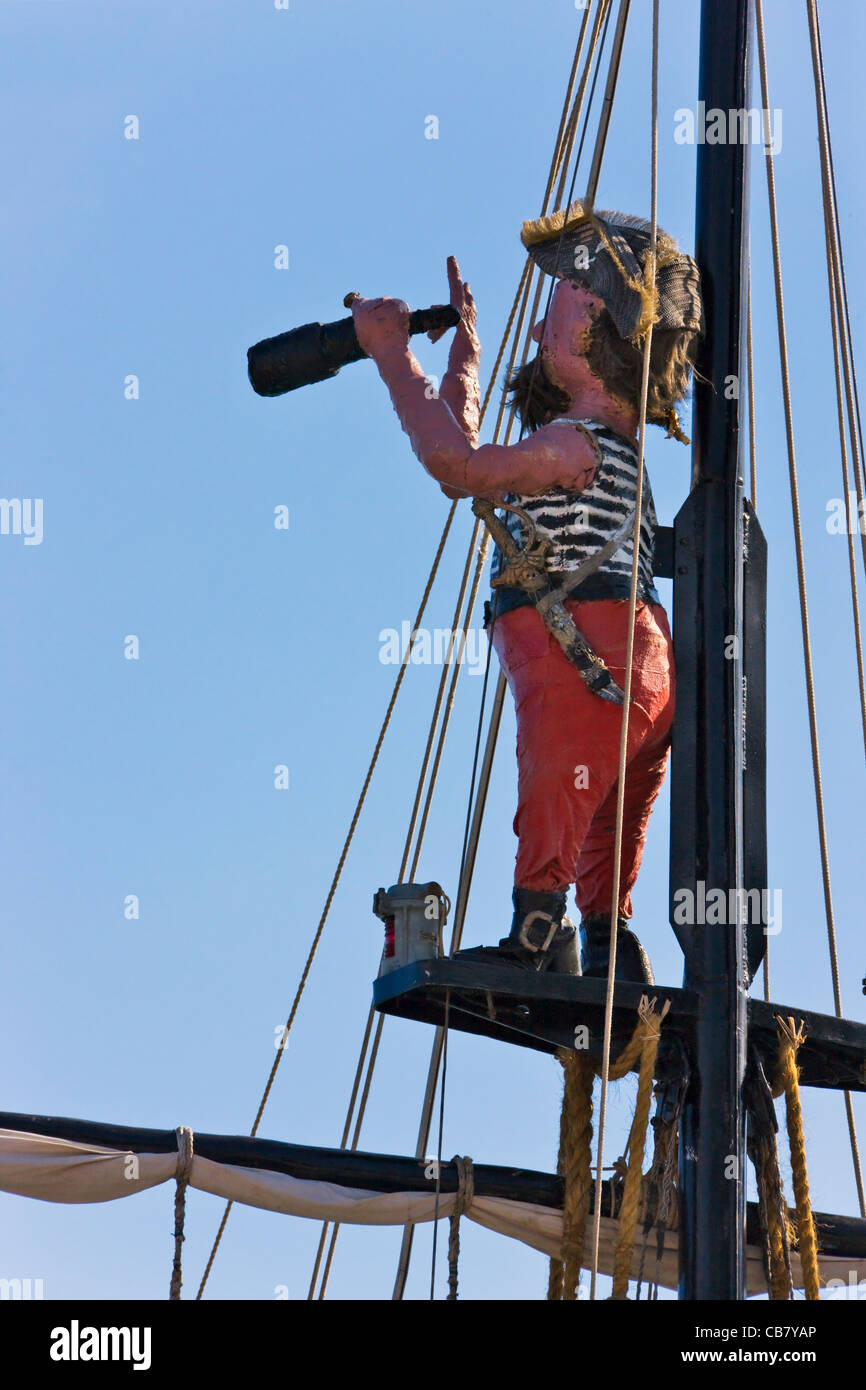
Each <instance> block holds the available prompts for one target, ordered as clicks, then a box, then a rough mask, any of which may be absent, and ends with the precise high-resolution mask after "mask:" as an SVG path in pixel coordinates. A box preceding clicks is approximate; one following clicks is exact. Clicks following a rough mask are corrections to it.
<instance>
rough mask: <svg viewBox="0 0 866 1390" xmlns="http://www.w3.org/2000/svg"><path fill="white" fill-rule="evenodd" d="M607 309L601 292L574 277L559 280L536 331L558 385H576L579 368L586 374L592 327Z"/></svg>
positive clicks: (546, 366)
mask: <svg viewBox="0 0 866 1390" xmlns="http://www.w3.org/2000/svg"><path fill="white" fill-rule="evenodd" d="M603 308H604V302H603V300H601V299H599V297H598V295H595V294H591V293H590V291H589V290H586V289H584V288H583V286H582V285H577V284H575V282H574V281H573V280H565V279H562V278H560V279H559V282H558V284H557V286H556V289H555V290H554V291H553V295H552V296H551V300H550V308H549V309H548V311H547V314H546V315H545V317H544V318H543V319H541V320H539V322H538V323H537V324H536V325H535V327H534V328H533V330H532V337H533V339H534V340H535V342H537V343H538V344H540V347H539V352H540V356H541V359H542V361H543V363H544V369H545V372H546V373H547V375H548V377H549V378H550V380H551V381H552V382H553V384H554V385H555V386H559V387H561V388H562V389H563V390H565V391H568V390H570V389H571V388H572V387H573V386H574V384H575V371H576V370H577V371H578V374H579V375H580V376H581V377H582V376H585V373H586V363H585V361H584V358H585V355H586V350H587V346H588V334H589V329H590V328H591V326H592V323H593V320H594V319H595V318H596V316H597V315H598V313H599V311H600V310H601V309H603Z"/></svg>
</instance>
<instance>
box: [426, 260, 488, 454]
mask: <svg viewBox="0 0 866 1390" xmlns="http://www.w3.org/2000/svg"><path fill="white" fill-rule="evenodd" d="M447 271H448V287H449V290H450V300H451V305H452V307H453V308H455V309H456V310H457V312H458V314H459V315H460V323H459V324H458V326H457V331H456V332H455V334H454V337H453V338H452V340H451V351H450V352H449V354H448V370H447V372H446V373H445V376H444V377H443V378H442V386H441V389H440V391H439V395H440V396H441V398H442V400H443V401H444V402H445V404H446V405H447V406H448V407H449V409H450V411H451V414H452V415H453V416H454V418H455V420H456V421H457V423H458V425H459V426H460V428H461V429H462V430H463V433H464V434H465V435H466V438H467V439H468V440H469V443H470V444H472V445H473V446H475V445H476V444H477V443H478V431H479V429H480V428H481V389H480V387H479V384H478V367H479V363H480V361H481V344H480V342H479V341H478V332H477V329H476V322H477V311H476V308H475V300H474V299H473V298H472V291H471V290H470V288H469V286H468V285H467V284H465V283H464V281H463V279H462V277H461V275H460V267H459V266H458V264H457V260H456V258H455V257H454V256H449V257H448V262H447ZM429 336H430V338H431V339H432V340H433V341H434V342H435V341H436V339H437V338H438V337H439V336H440V334H439V333H436V332H433V333H431V334H430V335H429Z"/></svg>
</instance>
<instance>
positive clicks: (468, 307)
mask: <svg viewBox="0 0 866 1390" xmlns="http://www.w3.org/2000/svg"><path fill="white" fill-rule="evenodd" d="M521 239H522V241H523V244H524V246H525V247H526V248H527V250H528V252H529V254H530V255H531V257H532V259H533V260H534V261H535V263H536V264H537V265H538V266H539V267H540V269H541V270H542V271H543V272H544V273H546V274H548V275H550V276H552V277H554V279H555V280H556V285H555V288H554V289H553V293H552V296H551V298H550V303H549V308H548V312H547V314H546V316H545V318H544V319H543V320H542V321H541V322H540V323H538V324H536V325H535V327H534V328H533V330H532V337H533V340H534V341H535V342H536V343H537V344H538V351H537V355H536V356H535V358H534V359H533V360H531V361H528V362H527V363H526V364H525V365H524V366H522V367H521V368H520V369H519V370H518V371H517V372H516V373H515V374H514V375H513V377H512V379H511V381H510V382H509V390H510V394H511V398H512V400H513V402H514V405H515V407H516V410H517V412H518V414H519V417H520V421H521V424H522V426H523V430H524V432H525V437H522V438H521V439H520V441H519V443H517V444H511V445H500V444H482V445H479V444H478V428H479V390H478V362H479V354H480V347H479V343H478V338H477V336H476V331H475V308H474V304H473V300H472V296H471V293H470V290H469V286H468V285H466V284H464V283H463V281H462V279H461V276H460V271H459V269H458V267H457V263H456V262H455V261H454V259H453V258H451V259H450V260H449V262H448V277H449V284H450V289H451V303H452V305H453V307H454V308H455V309H456V310H457V311H458V313H459V314H460V325H459V327H458V328H457V330H456V333H455V337H454V340H453V342H452V347H451V352H450V355H449V362H448V371H447V373H446V376H445V377H444V378H443V381H442V386H441V389H440V392H439V395H438V397H436V398H434V399H430V395H431V393H430V391H429V383H428V379H427V378H426V377H425V374H424V371H423V369H422V367H421V366H420V365H419V363H418V362H417V361H416V359H415V357H414V356H413V354H412V352H411V350H410V347H409V334H408V319H409V311H408V309H407V306H406V305H405V304H404V303H403V302H402V301H400V300H397V299H370V300H364V299H360V298H359V299H356V300H355V301H354V303H353V305H352V312H353V315H354V320H355V331H356V333H357V337H358V341H359V343H360V345H361V347H362V348H363V349H364V350H365V352H366V353H367V354H368V355H369V356H370V357H372V358H373V359H374V361H375V362H376V365H377V367H378V369H379V374H380V376H381V377H382V379H383V381H384V382H385V385H386V386H387V387H388V390H389V392H390V394H391V399H392V401H393V404H394V409H395V410H396V412H397V415H398V416H399V418H400V422H401V424H402V426H403V429H404V430H405V431H406V433H407V434H408V435H409V438H410V440H411V442H412V447H413V449H414V451H415V453H416V454H417V456H418V458H419V459H420V461H421V463H422V464H423V465H424V467H425V468H426V470H427V472H428V473H430V474H431V476H432V477H433V478H435V479H436V481H437V482H438V483H439V484H440V486H441V488H442V491H443V492H444V493H445V495H446V496H447V497H451V498H455V497H472V498H474V499H475V502H474V508H475V510H476V512H477V513H478V514H479V515H482V516H484V518H485V520H487V521H488V524H489V526H490V529H491V531H492V533H493V535H494V539H496V540H497V542H498V546H497V550H496V553H495V555H494V561H493V575H492V586H493V603H492V607H491V609H490V610H489V615H490V627H491V641H492V643H493V646H494V648H495V650H496V654H497V656H498V658H499V661H500V664H501V666H502V669H503V671H504V672H505V674H506V676H507V678H508V683H509V686H510V687H511V691H512V694H513V696H514V702H515V706H516V713H517V764H518V802H517V813H516V816H515V818H514V830H515V833H516V835H517V840H518V849H517V862H516V867H515V876H514V883H515V887H514V894H513V901H514V918H513V922H512V925H511V931H510V934H509V935H508V936H507V937H505V938H504V939H503V940H502V941H500V943H499V945H498V946H497V947H476V948H474V949H472V950H470V951H464V952H462V953H461V954H462V956H464V957H466V956H469V957H470V958H474V959H479V960H491V961H494V960H495V961H501V962H504V961H510V962H513V963H517V964H520V965H524V966H527V967H529V968H531V969H539V970H541V969H549V970H556V971H563V972H566V973H569V974H578V973H583V974H584V975H595V976H606V975H607V974H608V967H609V940H610V922H611V914H612V909H613V906H614V904H613V902H612V896H613V884H614V862H613V859H614V837H615V822H616V806H617V778H618V771H619V747H620V737H621V729H622V718H623V704H622V701H623V693H622V687H623V685H624V683H625V663H626V645H627V640H628V620H629V598H630V592H631V576H632V558H633V557H632V548H633V537H634V521H635V508H636V500H637V497H636V494H637V477H638V467H637V465H638V450H637V434H638V428H639V424H640V421H639V419H638V413H639V406H640V394H641V369H642V359H643V342H644V339H645V336H646V333H647V330H648V329H649V327H650V325H652V340H651V353H650V368H649V389H648V396H647V412H646V415H647V420H648V421H649V422H651V423H653V424H659V425H664V426H665V427H666V429H667V433H668V435H669V436H670V435H673V436H675V437H676V438H678V439H680V440H681V441H682V442H683V443H688V441H687V440H686V439H685V437H684V436H683V435H682V434H681V433H680V429H679V423H678V420H677V414H676V406H677V403H678V402H680V401H681V400H682V399H683V397H684V396H685V394H686V391H687V389H688V385H689V378H690V375H691V372H692V367H693V363H694V359H695V353H696V350H697V345H698V340H699V337H700V334H701V331H702V312H701V299H700V287H699V276H698V270H697V266H696V264H695V262H694V260H692V258H691V257H689V256H686V255H684V254H682V253H681V252H680V251H678V249H677V247H676V245H675V243H674V242H673V241H672V239H671V238H670V237H668V236H667V235H666V234H665V233H664V232H662V231H661V230H660V229H659V230H658V232H657V243H656V274H655V284H654V285H653V284H651V283H650V282H649V276H648V274H647V273H646V265H647V259H648V256H649V253H650V247H651V228H650V226H649V224H648V223H647V222H645V221H642V220H641V219H639V218H636V217H630V216H626V215H624V214H622V213H618V212H599V213H596V212H594V211H593V210H592V209H590V208H587V209H584V207H583V206H582V205H581V204H580V203H576V204H574V205H573V206H572V207H571V208H569V209H568V211H567V212H557V213H554V214H553V215H552V216H549V217H542V218H540V219H538V220H536V221H532V222H527V223H525V224H524V226H523V230H522V233H521ZM432 336H434V335H433V334H431V337H432ZM493 504H496V506H497V507H499V508H504V514H503V517H497V516H496V515H495V513H494V506H493ZM655 525H656V517H655V510H654V506H653V500H652V493H651V490H650V487H649V483H648V481H647V480H646V479H645V480H644V485H643V498H642V517H641V528H640V551H639V557H638V588H637V608H636V615H635V630H634V650H633V666H632V688H631V706H630V713H629V729H628V742H627V748H626V759H627V766H626V777H625V792H624V797H625V802H624V819H623V827H622V856H621V872H620V882H619V898H618V901H617V904H616V910H617V920H618V930H617V943H616V972H615V973H616V977H617V978H618V979H627V980H635V981H639V982H644V983H647V984H651V983H652V971H651V968H650V963H649V960H648V958H647V955H646V952H645V951H644V949H643V947H642V946H641V944H640V942H639V941H638V939H637V937H636V936H635V934H634V933H633V932H632V930H631V928H630V926H629V922H630V920H631V913H632V906H631V891H632V888H633V887H634V883H635V880H636V878H637V873H638V869H639V867H640V862H641V857H642V853H643V847H644V841H645V837H646V831H647V824H648V821H649V816H650V812H651V810H652V806H653V803H654V802H655V799H656V797H657V795H658V792H659V789H660V787H661V784H662V780H663V778H664V773H665V767H666V764H667V758H668V749H669V745H670V736H671V724H672V720H673V714H674V669H673V650H672V643H671V635H670V630H669V627H668V621H667V616H666V614H665V611H664V609H663V608H662V606H661V604H660V602H659V596H658V593H657V592H656V589H655V586H654V581H653V545H654V533H655ZM572 884H573V885H575V893H576V901H577V905H578V907H579V909H580V913H581V924H580V947H581V949H580V959H579V961H578V950H577V941H576V933H575V928H574V927H573V926H572V924H571V923H570V922H569V921H568V919H567V918H566V916H565V912H566V894H567V891H568V889H569V888H570V886H571V885H572Z"/></svg>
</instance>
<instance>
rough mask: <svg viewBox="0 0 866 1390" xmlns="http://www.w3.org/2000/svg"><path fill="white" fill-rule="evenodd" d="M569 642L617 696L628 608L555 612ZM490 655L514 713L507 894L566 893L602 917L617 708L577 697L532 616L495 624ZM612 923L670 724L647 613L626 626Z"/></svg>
mask: <svg viewBox="0 0 866 1390" xmlns="http://www.w3.org/2000/svg"><path fill="white" fill-rule="evenodd" d="M566 606H567V607H568V609H569V611H570V612H571V614H572V616H573V618H574V621H575V623H576V624H577V627H578V629H579V631H580V632H581V633H582V634H583V636H584V637H585V638H586V640H587V642H588V643H589V645H590V646H591V647H592V648H593V650H594V651H595V652H596V653H597V654H598V655H599V656H600V657H601V658H602V659H603V661H604V662H605V664H606V665H607V667H608V669H609V670H610V672H611V675H612V676H613V677H614V679H615V680H616V681H617V682H618V683H619V684H620V685H621V686H624V685H625V658H626V642H627V638H628V631H627V629H628V607H629V606H628V601H623V602H619V601H614V600H608V599H603V600H595V601H592V602H584V603H577V602H573V601H571V600H569V601H568V602H567V605H566ZM492 640H493V645H494V647H495V649H496V654H497V656H498V657H499V661H500V664H501V666H502V669H503V671H504V672H505V675H506V676H507V678H508V684H509V686H510V687H511V692H512V694H513V696H514V702H515V706H516V710H517V768H518V793H517V814H516V815H515V817H514V832H515V834H516V835H517V837H518V850H517V864H516V868H515V874H514V881H515V885H516V886H517V887H520V888H532V889H535V890H537V891H541V892H547V891H552V890H557V889H562V888H565V887H567V886H568V885H569V884H572V883H574V884H575V885H576V898H577V905H578V907H579V908H580V910H581V912H582V913H584V914H585V913H587V912H603V913H605V914H608V913H609V912H610V910H611V906H612V898H613V877H614V864H613V857H614V856H613V850H614V832H615V825H616V801H617V786H616V784H617V775H618V770H619V746H620V737H621V729H622V706H621V705H614V704H611V703H610V702H609V701H607V700H602V699H601V698H600V697H599V696H598V695H593V694H592V693H591V692H590V691H589V690H587V688H586V686H585V685H584V683H583V681H582V680H581V678H580V675H579V674H578V672H577V669H576V668H575V667H574V666H572V664H571V662H569V661H568V659H567V658H566V656H565V655H564V654H563V652H562V649H561V648H560V647H559V645H558V644H557V642H556V641H555V639H554V638H553V637H551V636H550V634H549V633H548V631H547V629H546V627H545V626H544V622H543V621H542V618H541V616H540V615H539V614H538V613H537V612H536V610H535V609H534V608H531V607H524V608H516V609H513V610H512V611H510V612H508V613H504V614H503V615H502V616H501V617H500V618H497V619H496V622H495V624H494V628H493V637H492ZM632 696H633V699H632V704H631V712H630V715H629V733H628V745H627V767H626V778H625V808H624V819H623V838H622V859H621V872H620V887H619V904H618V910H619V915H620V916H622V917H630V916H631V910H632V908H631V890H632V888H633V887H634V883H635V879H636V878H637V873H638V869H639V868H640V862H641V857H642V855H643V847H644V840H645V838H646V830H647V824H648V822H649V817H650V812H651V810H652V806H653V802H654V801H655V799H656V797H657V796H658V793H659V789H660V787H661V784H662V781H663V780H664V774H665V768H666V766H667V759H668V748H669V746H670V731H671V724H672V722H673V715H674V664H673V648H672V643H671V635H670V629H669V627H668V621H667V616H666V614H665V611H664V609H663V608H662V607H660V606H659V605H658V604H645V603H639V604H638V607H637V613H636V616H635V642H634V659H633V670H632Z"/></svg>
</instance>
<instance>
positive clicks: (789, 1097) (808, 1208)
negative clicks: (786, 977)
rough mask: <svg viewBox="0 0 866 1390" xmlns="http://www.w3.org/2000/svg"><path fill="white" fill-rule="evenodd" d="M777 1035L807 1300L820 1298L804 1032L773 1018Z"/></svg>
mask: <svg viewBox="0 0 866 1390" xmlns="http://www.w3.org/2000/svg"><path fill="white" fill-rule="evenodd" d="M776 1024H777V1027H778V1031H779V1063H778V1068H777V1071H776V1087H775V1088H774V1090H775V1094H777V1095H781V1094H782V1092H783V1091H784V1094H785V1122H786V1125H787V1129H788V1142H789V1143H790V1146H791V1178H792V1180H793V1183H794V1202H795V1205H796V1209H797V1246H798V1252H799V1255H800V1267H801V1269H802V1271H803V1287H804V1289H805V1291H806V1298H807V1299H813V1300H814V1299H818V1298H820V1293H819V1289H820V1283H821V1279H820V1270H819V1267H818V1238H817V1235H816V1233H815V1221H814V1218H813V1216H812V1203H811V1200H810V1198H809V1175H808V1173H807V1171H806V1138H805V1134H804V1132H803V1111H802V1108H801V1106H800V1069H799V1067H798V1066H797V1052H798V1051H799V1049H800V1047H801V1045H802V1043H803V1042H804V1041H805V1037H806V1031H805V1028H804V1027H803V1024H802V1023H801V1024H800V1026H799V1027H797V1026H796V1025H795V1023H794V1020H793V1019H792V1018H788V1019H784V1018H780V1017H778V1016H777V1017H776Z"/></svg>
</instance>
